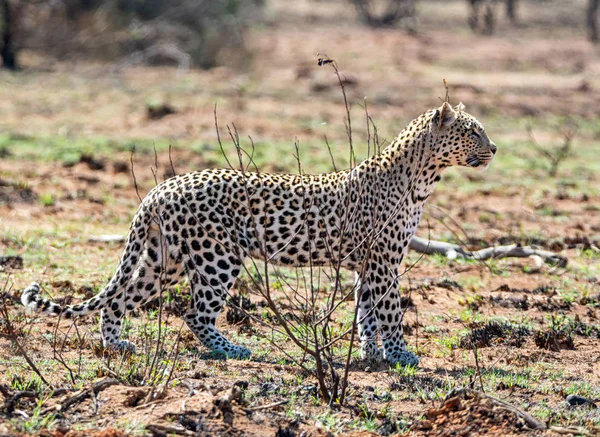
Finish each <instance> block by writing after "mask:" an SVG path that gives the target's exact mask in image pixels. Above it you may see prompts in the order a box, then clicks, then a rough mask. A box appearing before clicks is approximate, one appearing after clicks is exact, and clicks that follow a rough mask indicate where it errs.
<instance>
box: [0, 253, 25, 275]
mask: <svg viewBox="0 0 600 437" xmlns="http://www.w3.org/2000/svg"><path fill="white" fill-rule="evenodd" d="M6 268H9V269H22V268H23V257H21V256H19V255H4V256H0V271H4V270H5V269H6Z"/></svg>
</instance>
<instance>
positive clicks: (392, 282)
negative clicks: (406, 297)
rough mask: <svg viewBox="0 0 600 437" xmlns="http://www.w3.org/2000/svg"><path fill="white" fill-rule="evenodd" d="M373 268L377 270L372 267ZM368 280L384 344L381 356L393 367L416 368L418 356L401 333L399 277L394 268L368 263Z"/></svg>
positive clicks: (401, 314)
mask: <svg viewBox="0 0 600 437" xmlns="http://www.w3.org/2000/svg"><path fill="white" fill-rule="evenodd" d="M374 267H376V268H374ZM367 280H368V282H369V288H370V290H371V299H372V300H373V305H374V306H375V317H376V319H377V322H378V324H379V329H380V332H381V339H382V343H383V356H384V358H385V359H386V360H387V361H388V362H389V363H390V364H392V365H394V366H395V365H396V364H400V365H402V366H416V365H417V364H419V359H418V357H417V356H416V355H415V354H414V353H412V352H410V351H409V350H408V349H407V348H406V343H405V342H404V333H403V331H402V316H403V313H402V307H401V304H400V294H399V293H398V275H397V274H396V269H395V268H390V267H389V265H387V264H383V263H380V264H379V265H375V263H371V269H370V271H369V273H368V276H367Z"/></svg>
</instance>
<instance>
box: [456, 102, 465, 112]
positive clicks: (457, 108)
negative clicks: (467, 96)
mask: <svg viewBox="0 0 600 437" xmlns="http://www.w3.org/2000/svg"><path fill="white" fill-rule="evenodd" d="M454 109H455V110H456V111H457V112H464V111H465V105H463V102H460V103H459V104H458V105H456V106H455V107H454Z"/></svg>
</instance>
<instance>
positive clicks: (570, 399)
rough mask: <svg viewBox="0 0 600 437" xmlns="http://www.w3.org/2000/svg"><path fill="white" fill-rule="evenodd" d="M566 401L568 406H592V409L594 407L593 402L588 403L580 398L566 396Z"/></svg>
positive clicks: (587, 400)
mask: <svg viewBox="0 0 600 437" xmlns="http://www.w3.org/2000/svg"><path fill="white" fill-rule="evenodd" d="M565 400H566V401H567V404H569V405H586V404H588V405H593V406H594V407H595V406H596V405H595V404H594V402H593V401H590V400H589V399H586V398H584V397H582V396H577V395H569V396H567V398H566V399H565Z"/></svg>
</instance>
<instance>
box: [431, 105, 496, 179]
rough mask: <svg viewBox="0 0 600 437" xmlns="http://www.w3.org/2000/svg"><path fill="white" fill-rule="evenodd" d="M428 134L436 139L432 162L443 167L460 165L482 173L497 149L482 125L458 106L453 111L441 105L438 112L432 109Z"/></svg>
mask: <svg viewBox="0 0 600 437" xmlns="http://www.w3.org/2000/svg"><path fill="white" fill-rule="evenodd" d="M431 131H432V133H434V134H435V138H436V140H435V146H434V154H435V157H434V159H435V160H436V161H437V163H438V164H439V165H441V166H444V167H450V166H453V165H462V166H465V167H475V168H478V169H481V170H485V169H486V168H487V167H488V166H489V165H490V163H491V162H492V159H493V158H494V154H495V153H496V150H497V147H496V145H495V144H494V142H493V141H492V140H490V139H489V137H488V136H487V134H486V132H485V129H484V128H483V125H482V124H481V123H480V122H479V120H477V119H476V118H475V117H473V116H472V115H470V114H467V113H466V112H465V106H464V105H463V104H462V103H459V104H458V105H457V106H455V107H454V108H453V107H452V106H450V105H449V104H448V103H447V102H444V104H443V105H442V106H441V107H440V108H439V109H435V110H434V113H433V117H432V119H431Z"/></svg>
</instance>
